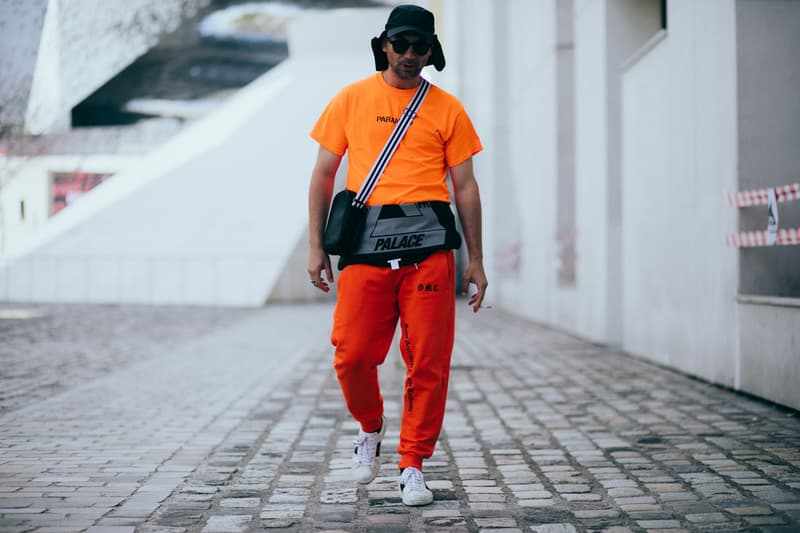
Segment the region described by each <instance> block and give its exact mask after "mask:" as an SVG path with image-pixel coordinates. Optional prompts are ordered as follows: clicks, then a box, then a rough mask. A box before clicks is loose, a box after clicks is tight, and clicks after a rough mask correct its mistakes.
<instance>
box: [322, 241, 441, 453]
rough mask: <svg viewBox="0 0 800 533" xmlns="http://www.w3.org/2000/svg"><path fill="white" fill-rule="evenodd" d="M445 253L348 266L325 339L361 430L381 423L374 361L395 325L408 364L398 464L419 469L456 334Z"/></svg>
mask: <svg viewBox="0 0 800 533" xmlns="http://www.w3.org/2000/svg"><path fill="white" fill-rule="evenodd" d="M454 268H455V267H454V258H453V252H451V251H439V252H435V253H434V254H433V255H431V256H430V257H428V258H427V259H425V260H424V261H422V262H421V263H419V264H417V265H410V266H403V267H400V268H399V269H398V270H392V269H390V268H386V267H375V266H370V265H349V266H347V267H345V268H344V270H342V272H341V274H340V275H339V281H338V286H337V287H338V296H337V300H336V309H335V311H334V315H333V332H332V334H331V342H332V343H333V345H334V346H335V347H336V349H335V354H334V362H333V366H334V368H335V369H336V375H337V377H338V378H339V384H340V386H341V388H342V393H343V395H344V399H345V403H346V404H347V408H348V410H349V411H350V414H351V415H352V416H353V418H355V419H356V420H357V421H358V422H359V423H360V424H361V427H362V429H364V431H375V430H376V429H377V428H378V427H379V426H380V424H381V416H382V415H383V397H382V396H381V391H380V386H379V384H378V366H379V365H381V364H382V363H383V362H384V360H385V359H386V355H387V352H388V351H389V347H390V345H391V342H392V338H393V336H394V333H395V330H396V328H397V321H398V318H399V319H400V324H401V337H400V352H401V353H402V356H403V361H404V362H405V364H406V380H405V391H404V392H405V394H404V400H403V417H402V421H401V425H400V446H399V447H398V449H397V451H398V452H399V453H400V457H401V459H400V464H399V465H398V466H399V467H400V468H406V467H408V466H415V467H417V468H420V469H421V468H422V461H423V459H427V458H428V457H430V456H431V455H432V454H433V449H434V446H435V444H436V440H437V439H438V438H439V433H440V432H441V429H442V421H443V419H444V411H445V401H446V399H447V384H448V378H449V375H450V356H451V354H452V351H453V336H454V333H455V280H454V277H455V270H454Z"/></svg>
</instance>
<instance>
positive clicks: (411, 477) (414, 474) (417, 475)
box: [403, 468, 427, 492]
mask: <svg viewBox="0 0 800 533" xmlns="http://www.w3.org/2000/svg"><path fill="white" fill-rule="evenodd" d="M403 477H404V478H405V480H404V482H403V490H405V489H410V490H412V491H414V492H416V491H422V490H425V489H426V488H427V487H425V479H424V478H423V477H422V472H420V471H419V470H417V469H416V468H409V469H408V475H406V476H403Z"/></svg>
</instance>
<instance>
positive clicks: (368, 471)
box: [353, 417, 386, 483]
mask: <svg viewBox="0 0 800 533" xmlns="http://www.w3.org/2000/svg"><path fill="white" fill-rule="evenodd" d="M384 433H386V418H384V417H381V429H380V430H379V431H376V432H375V433H367V432H366V431H364V430H363V429H359V430H358V438H357V439H355V440H354V441H353V444H354V445H355V448H354V449H353V479H355V480H356V481H358V482H359V483H369V482H371V481H372V480H373V479H375V476H377V475H378V472H379V471H380V469H381V441H382V440H383V434H384Z"/></svg>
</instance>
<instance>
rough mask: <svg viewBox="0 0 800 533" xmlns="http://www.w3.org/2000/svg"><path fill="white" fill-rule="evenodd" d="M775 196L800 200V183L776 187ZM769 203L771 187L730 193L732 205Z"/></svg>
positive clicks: (781, 198)
mask: <svg viewBox="0 0 800 533" xmlns="http://www.w3.org/2000/svg"><path fill="white" fill-rule="evenodd" d="M775 197H776V199H777V200H778V201H779V202H789V201H792V200H799V199H800V183H793V184H791V185H781V186H780V187H775ZM767 203H769V189H755V190H752V191H743V192H735V193H728V204H729V205H730V206H731V207H749V206H751V205H764V204H767Z"/></svg>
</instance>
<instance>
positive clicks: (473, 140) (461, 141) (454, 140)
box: [445, 108, 483, 167]
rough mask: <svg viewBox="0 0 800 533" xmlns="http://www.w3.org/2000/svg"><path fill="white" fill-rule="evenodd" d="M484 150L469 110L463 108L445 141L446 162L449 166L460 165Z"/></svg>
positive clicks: (456, 116)
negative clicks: (468, 112)
mask: <svg viewBox="0 0 800 533" xmlns="http://www.w3.org/2000/svg"><path fill="white" fill-rule="evenodd" d="M481 150H483V146H482V145H481V140H480V137H478V133H477V132H476V131H475V127H474V126H473V125H472V121H471V120H470V118H469V115H467V112H466V111H465V110H464V109H463V108H461V109H460V111H459V112H458V113H456V115H455V120H454V122H453V129H452V133H451V135H450V137H449V138H448V139H447V142H446V143H445V163H446V164H447V166H448V167H454V166H456V165H459V164H461V163H463V162H464V161H466V160H467V159H469V158H470V157H472V156H473V155H475V154H477V153H478V152H480V151H481Z"/></svg>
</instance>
